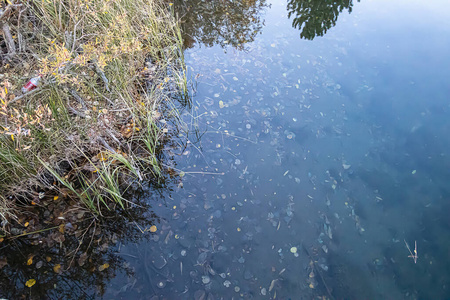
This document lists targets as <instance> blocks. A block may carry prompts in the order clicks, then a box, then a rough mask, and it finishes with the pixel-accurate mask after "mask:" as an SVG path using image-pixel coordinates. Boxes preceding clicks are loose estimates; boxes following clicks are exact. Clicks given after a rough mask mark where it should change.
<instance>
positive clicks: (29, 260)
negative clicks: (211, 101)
mask: <svg viewBox="0 0 450 300" xmlns="http://www.w3.org/2000/svg"><path fill="white" fill-rule="evenodd" d="M33 257H34V255H31V256H30V257H29V258H28V260H27V266H29V265H31V264H32V263H33Z"/></svg>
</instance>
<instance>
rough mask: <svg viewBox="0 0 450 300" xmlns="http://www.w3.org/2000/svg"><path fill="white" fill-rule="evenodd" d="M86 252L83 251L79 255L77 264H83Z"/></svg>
mask: <svg viewBox="0 0 450 300" xmlns="http://www.w3.org/2000/svg"><path fill="white" fill-rule="evenodd" d="M87 257H88V256H87V253H86V252H84V253H83V254H81V255H80V258H79V259H78V265H80V266H83V265H84V263H85V262H86V259H87Z"/></svg>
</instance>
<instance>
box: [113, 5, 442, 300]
mask: <svg viewBox="0 0 450 300" xmlns="http://www.w3.org/2000/svg"><path fill="white" fill-rule="evenodd" d="M297 2H298V3H300V2H299V1H297ZM238 3H240V2H238ZM242 3H244V4H243V6H244V9H243V10H244V11H246V12H248V13H249V14H245V13H243V14H241V15H240V14H238V13H237V12H236V11H234V10H230V11H229V12H228V11H226V10H224V11H220V12H218V10H219V9H220V8H221V6H220V5H219V4H218V5H217V6H218V7H217V8H213V9H217V11H214V10H213V11H212V12H211V11H209V12H208V11H207V9H211V7H209V6H208V5H206V4H205V8H204V10H202V11H200V12H195V14H197V13H198V14H201V13H204V15H203V16H202V18H199V19H204V20H205V22H204V23H198V25H197V27H196V26H195V24H194V25H193V27H195V28H197V32H195V33H191V36H190V37H191V40H190V43H189V44H188V45H187V47H190V48H189V49H188V50H186V52H185V55H186V63H187V65H188V72H189V76H191V77H192V78H193V82H195V86H194V89H195V93H194V96H193V108H192V110H190V111H189V112H186V113H185V115H184V118H185V120H186V121H187V122H188V123H189V124H190V125H191V128H190V131H189V134H187V135H186V134H184V136H182V137H180V138H181V139H183V138H185V137H187V138H188V139H189V143H188V144H187V145H188V146H187V147H186V148H183V149H174V150H168V151H171V152H173V153H174V154H175V158H176V161H177V165H176V168H177V169H179V170H181V171H183V172H184V173H182V174H183V175H184V176H183V178H182V181H181V183H180V184H179V185H178V186H176V185H174V186H173V190H172V191H170V192H169V191H168V192H166V194H165V197H163V198H162V199H161V198H157V197H151V196H149V201H154V204H153V209H154V212H155V213H156V214H157V215H158V216H159V217H160V219H159V220H160V222H159V223H158V224H157V227H158V231H157V232H156V233H155V234H153V235H152V236H151V238H150V240H149V241H145V242H141V243H138V244H134V243H128V244H123V245H121V246H120V247H119V250H118V253H117V254H118V255H121V256H123V257H124V258H125V260H126V261H127V266H128V267H129V268H131V269H132V270H133V271H134V274H131V275H125V274H118V275H117V277H116V278H115V279H114V280H112V282H111V283H110V286H109V288H108V289H107V291H106V293H105V296H104V297H105V298H107V299H275V298H276V299H313V298H318V297H321V296H324V297H325V298H329V299H333V298H334V299H448V298H450V273H449V271H448V270H450V256H449V249H450V231H449V229H450V217H449V215H448V214H449V211H450V204H449V203H450V202H449V200H450V199H449V198H450V186H449V184H448V182H449V179H450V150H449V149H450V139H449V138H448V132H449V129H450V122H449V121H448V120H449V117H450V107H449V97H450V87H449V81H448V79H449V78H450V59H449V57H448V53H450V21H449V20H450V18H449V17H450V16H449V14H448V10H447V9H446V8H447V4H446V3H445V2H444V1H426V2H424V1H394V2H393V1H370V0H362V1H361V2H354V3H353V8H352V12H351V13H350V14H349V13H348V10H347V9H346V8H343V10H342V12H341V13H340V14H339V16H338V17H337V21H336V26H334V27H333V26H329V27H330V28H329V29H328V30H327V31H326V33H325V32H324V31H325V30H322V31H321V30H318V31H314V30H312V29H311V28H308V27H307V28H306V30H303V31H302V29H301V28H302V26H301V24H300V25H299V24H297V28H295V27H292V22H293V21H295V17H296V16H297V17H301V15H298V14H296V13H295V12H293V13H291V14H290V18H288V13H289V12H288V10H287V9H286V6H287V3H286V2H285V1H273V2H272V3H270V5H266V4H265V3H261V2H258V1H257V2H255V3H253V2H250V3H249V2H248V1H243V2H242ZM293 3H294V4H295V2H294V1H291V7H295V5H294V4H293ZM298 3H297V5H300V4H298ZM305 3H306V2H305ZM175 5H177V3H175ZM178 5H181V4H180V3H178ZM292 5H294V6H292ZM305 5H306V4H305ZM195 7H200V8H202V6H200V5H198V6H195ZM184 8H185V9H187V8H188V6H187V5H186V4H185V7H184ZM191 8H192V7H191ZM200 8H199V9H200ZM252 9H253V11H252ZM187 11H189V9H187ZM230 12H231V13H232V14H233V17H235V18H237V20H234V21H233V22H235V23H233V24H237V25H236V26H234V27H233V26H231V25H232V24H231V25H230V24H228V25H227V22H226V20H227V18H226V17H225V18H224V19H220V18H221V17H223V16H224V15H226V14H227V13H230ZM215 14H218V16H216V15H215ZM324 15H325V16H326V14H325V13H324V14H321V16H324ZM196 16H197V15H196ZM215 17H217V20H216V19H214V18H215ZM244 17H245V18H247V19H243V20H241V22H242V23H239V22H240V21H239V18H244ZM208 18H211V20H210V19H208ZM230 18H231V17H230ZM324 18H325V19H326V20H328V19H329V18H328V17H324ZM219 19H220V20H221V22H222V23H220V26H222V27H220V26H219V25H218V24H216V25H217V27H219V29H217V28H216V29H215V30H209V29H211V28H214V24H215V23H214V22H215V21H217V23H219V22H218V20H219ZM207 21H211V22H209V23H208V22H207ZM313 21H314V18H312V21H311V22H313ZM197 22H200V21H199V20H197ZM249 22H250V23H249ZM325 23H326V22H325ZM191 25H192V24H191ZM185 26H186V28H188V27H189V24H187V25H185ZM208 26H210V27H208ZM208 28H209V29H208ZM299 28H300V30H299ZM303 28H304V27H303ZM325 29H327V28H326V26H325ZM208 30H209V31H208ZM233 30H235V31H233ZM311 30H312V31H311ZM311 32H312V33H311ZM202 34H203V35H202ZM320 34H323V36H320ZM300 35H302V37H301V36H300ZM311 39H312V40H311ZM245 41H248V42H247V43H245ZM199 137H201V138H199ZM406 243H407V244H408V245H409V247H410V250H411V253H410V252H409V251H408V248H407V246H406ZM415 243H416V245H417V255H418V258H417V261H416V263H415V261H414V258H413V257H408V256H410V255H414V245H415ZM152 297H153V298H152ZM158 297H159V298H158Z"/></svg>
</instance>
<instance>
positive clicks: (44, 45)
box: [0, 0, 187, 240]
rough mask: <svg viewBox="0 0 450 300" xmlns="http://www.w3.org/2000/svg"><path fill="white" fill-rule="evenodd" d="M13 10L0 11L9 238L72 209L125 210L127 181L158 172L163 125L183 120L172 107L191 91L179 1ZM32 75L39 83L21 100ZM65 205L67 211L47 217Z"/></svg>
mask: <svg viewBox="0 0 450 300" xmlns="http://www.w3.org/2000/svg"><path fill="white" fill-rule="evenodd" d="M8 3H9V4H6V5H4V6H3V7H2V10H1V12H0V15H1V19H0V20H1V23H2V26H3V33H4V34H3V36H4V41H5V42H4V43H3V46H4V47H2V51H3V54H2V60H1V72H0V73H1V74H2V75H1V78H0V191H2V192H1V193H0V219H1V221H2V226H1V228H2V229H1V231H2V232H1V233H0V236H1V238H2V240H3V238H4V237H7V236H12V237H18V236H25V235H31V234H34V233H36V232H43V231H45V230H47V229H48V228H52V226H56V227H58V226H60V224H61V220H64V219H67V214H70V213H69V212H71V214H73V211H77V210H78V211H80V210H83V211H89V212H91V213H93V215H94V216H95V217H96V218H97V217H98V216H101V215H102V213H103V212H105V211H111V210H114V209H116V208H120V209H125V208H126V207H127V205H128V200H127V199H125V198H124V197H123V193H124V192H125V191H126V190H127V189H128V188H129V187H130V185H131V184H134V183H136V182H140V181H142V180H144V179H148V178H149V177H151V178H157V177H158V176H159V174H160V173H161V171H162V168H163V166H162V165H161V164H160V161H159V158H158V153H159V151H160V148H161V146H162V144H163V143H164V140H166V139H169V138H170V137H169V136H168V132H169V131H170V125H169V123H170V122H167V120H168V119H171V120H175V123H176V122H177V120H178V112H177V109H176V105H175V104H174V101H177V100H176V99H177V98H178V99H181V100H183V99H184V100H185V98H184V97H185V95H186V89H187V86H186V85H187V83H186V77H185V69H184V61H183V53H182V38H181V33H180V29H179V26H178V22H177V20H176V19H175V17H174V15H173V13H172V10H171V8H172V7H171V4H168V3H163V2H161V1H157V0H133V1H132V0H117V1H101V0H91V1H84V0H63V1H49V0H44V1H15V2H9V1H8ZM32 78H34V81H33V82H34V83H36V85H37V87H36V88H35V89H32V90H28V91H23V92H21V88H22V87H23V86H24V85H26V84H27V82H28V81H29V80H30V79H32ZM59 203H64V209H62V210H61V209H60V210H57V209H56V208H53V209H52V211H50V210H49V209H48V207H49V206H51V207H58V206H59ZM56 211H58V215H57V214H56ZM36 214H42V215H38V216H36ZM45 219H47V221H48V222H45V223H43V222H42V220H45ZM54 220H60V221H58V222H57V223H58V224H57V223H55V221H54ZM13 229H14V230H13Z"/></svg>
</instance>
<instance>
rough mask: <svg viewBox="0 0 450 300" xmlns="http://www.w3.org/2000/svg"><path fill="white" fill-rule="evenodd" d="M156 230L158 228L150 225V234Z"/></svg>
mask: <svg viewBox="0 0 450 300" xmlns="http://www.w3.org/2000/svg"><path fill="white" fill-rule="evenodd" d="M156 230H158V228H156V226H155V225H152V226H151V227H150V232H156Z"/></svg>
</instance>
